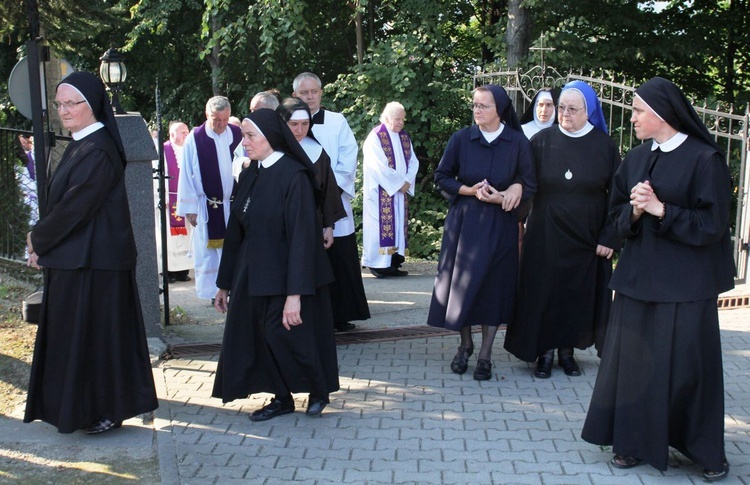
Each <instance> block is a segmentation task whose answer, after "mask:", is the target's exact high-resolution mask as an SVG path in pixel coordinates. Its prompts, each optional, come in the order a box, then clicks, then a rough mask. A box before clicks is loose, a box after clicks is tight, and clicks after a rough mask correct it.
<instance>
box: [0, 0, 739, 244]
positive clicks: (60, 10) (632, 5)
mask: <svg viewBox="0 0 750 485" xmlns="http://www.w3.org/2000/svg"><path fill="white" fill-rule="evenodd" d="M749 1H750V0H718V1H711V0H692V1H689V2H688V1H678V0H669V1H666V2H656V1H654V0H647V1H641V2H633V1H629V0H576V1H561V0H317V1H312V0H285V1H277V0H118V1H115V2H112V1H106V0H90V1H87V2H80V1H78V0H10V1H5V2H2V3H0V16H1V18H2V20H3V22H2V23H1V24H0V39H2V40H3V42H2V45H1V47H0V70H2V71H3V72H5V73H6V77H7V74H9V72H10V69H11V68H12V66H13V65H14V64H15V62H16V61H17V60H18V58H19V57H20V56H21V55H23V49H22V46H23V42H24V41H25V40H27V39H28V38H29V35H30V34H29V32H30V30H31V29H30V22H29V14H28V11H27V7H28V6H29V5H31V4H34V3H36V4H37V5H38V8H39V22H38V23H39V26H40V28H41V34H42V35H43V36H44V38H45V39H46V40H47V42H48V43H49V45H50V46H51V47H52V48H53V49H54V51H55V52H56V53H57V55H59V56H60V57H64V58H66V59H68V60H69V61H70V62H71V63H73V65H74V66H75V67H76V68H78V69H86V70H91V71H94V70H96V68H97V66H98V64H99V60H98V58H99V56H101V54H102V53H103V52H104V51H105V50H107V49H108V48H109V47H118V48H120V49H121V50H122V51H124V53H125V55H126V63H127V66H128V72H129V77H128V80H127V82H126V85H125V86H124V94H123V96H122V101H123V105H124V106H125V107H126V109H129V110H134V111H140V112H141V113H142V114H143V115H144V117H145V118H146V119H147V121H149V122H150V123H152V124H153V122H154V120H155V111H156V106H155V87H156V86H157V84H158V87H159V91H160V93H161V102H162V106H163V119H164V120H165V122H166V121H169V120H175V119H179V120H182V121H185V122H187V123H188V124H191V125H196V124H198V123H200V122H202V121H203V119H204V117H203V107H204V105H205V101H206V99H208V98H209V97H210V96H212V95H214V94H223V95H226V96H227V97H229V99H230V100H231V102H232V104H233V110H234V112H235V114H243V113H245V112H246V111H247V108H248V103H249V101H250V99H251V98H252V96H253V95H254V94H255V93H256V92H258V91H261V90H265V89H269V88H277V89H279V91H281V93H283V94H284V95H289V94H290V93H291V91H292V80H293V79H294V77H295V75H297V74H298V73H300V72H303V71H313V72H315V73H317V74H318V75H319V76H320V77H321V79H322V80H323V82H324V85H325V97H324V104H325V105H326V106H327V107H329V108H332V109H335V110H339V111H343V112H344V113H345V114H346V116H347V118H348V119H349V121H350V124H351V126H352V128H353V130H354V132H355V135H356V137H357V139H358V140H360V141H361V140H364V138H365V136H366V135H367V133H368V132H369V130H370V129H372V127H373V126H374V125H375V124H377V118H378V115H379V113H380V111H381V110H382V108H383V106H384V105H385V103H387V102H388V101H392V100H397V101H400V102H401V103H403V104H404V106H405V107H406V110H407V127H406V128H407V130H408V131H409V132H410V133H411V134H412V138H413V140H414V145H415V150H416V153H417V155H418V156H419V159H420V162H421V168H420V175H419V177H418V182H419V184H420V186H419V187H418V191H417V194H418V195H417V197H415V198H414V199H413V201H412V215H417V214H418V217H416V218H415V219H414V220H413V221H412V223H413V226H412V227H413V228H416V229H417V230H416V231H415V232H414V234H413V235H412V250H413V252H414V253H416V254H417V255H419V256H434V255H435V254H436V245H438V244H439V242H436V241H439V235H440V230H441V227H442V219H443V217H444V214H445V202H444V201H443V200H442V198H441V197H440V196H439V194H437V193H436V191H435V190H434V187H433V185H432V173H433V172H434V169H435V166H436V164H437V163H438V161H439V159H440V156H441V154H442V151H443V149H444V146H445V144H446V142H447V140H448V138H449V136H450V134H451V133H453V132H454V131H456V130H457V129H458V128H459V127H461V126H464V125H467V124H469V123H470V122H471V111H470V110H469V109H468V106H469V89H470V87H471V76H472V74H473V73H475V72H476V70H477V69H478V68H480V67H482V66H487V65H489V64H504V63H507V62H510V63H512V64H513V63H516V62H518V63H519V65H520V66H521V67H524V66H530V65H533V64H534V63H536V62H538V60H539V59H538V55H536V54H531V53H528V51H527V50H526V45H525V43H526V42H527V41H528V39H539V38H540V37H543V38H544V43H545V46H548V47H554V48H555V50H554V51H552V52H550V53H547V54H546V56H545V58H546V63H547V64H548V65H554V66H555V67H557V68H558V69H559V70H561V71H564V70H566V69H568V68H572V69H579V68H580V69H584V70H607V71H609V72H614V73H618V74H621V75H622V76H623V77H624V78H626V79H628V80H630V81H633V82H638V81H641V80H644V79H647V78H649V77H651V76H654V75H666V76H667V77H670V78H671V79H673V80H674V81H675V82H677V83H678V84H679V85H681V86H682V87H683V88H684V89H685V91H686V92H688V93H689V94H690V95H691V96H693V97H696V98H711V99H713V100H720V101H726V102H735V103H737V104H738V105H740V106H742V105H743V104H744V103H745V102H748V101H750V68H748V55H750V53H749V50H748V45H750V25H748V23H749V22H750V12H749V11H748V10H749V9H750V7H749V6H748V2H749ZM358 40H359V46H360V50H359V52H358V49H357V48H358ZM537 42H538V41H537ZM538 46H539V45H538V44H537V47H538ZM19 48H20V49H19ZM358 54H359V56H358ZM7 100H8V96H7V89H6V87H5V86H4V85H3V86H2V87H0V112H1V113H2V114H0V120H5V121H4V122H5V123H6V124H10V125H12V126H16V127H23V126H25V125H23V122H22V121H21V120H20V119H19V118H18V115H17V114H16V113H15V112H14V110H13V108H12V106H10V105H9V103H8V101H7ZM357 203H358V202H357Z"/></svg>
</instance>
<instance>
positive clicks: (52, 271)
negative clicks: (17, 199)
mask: <svg viewBox="0 0 750 485" xmlns="http://www.w3.org/2000/svg"><path fill="white" fill-rule="evenodd" d="M47 197H48V199H47V200H48V212H47V214H46V215H45V216H44V217H43V218H42V219H41V220H40V221H39V222H38V223H37V225H36V226H35V227H34V229H33V230H32V233H31V240H32V244H33V246H34V251H35V252H36V253H37V254H38V255H39V264H40V265H41V266H43V267H44V268H45V271H44V276H45V278H44V297H43V300H42V307H41V313H40V322H39V328H38V330H37V338H36V345H35V347H34V361H33V363H32V366H31V381H30V383H29V394H28V400H27V403H26V415H25V416H24V422H31V421H34V420H35V419H41V420H43V421H46V422H48V423H50V424H52V425H54V426H56V427H57V428H58V431H60V432H61V433H70V432H73V431H75V430H78V429H81V428H85V427H87V426H89V425H91V424H92V423H93V422H95V421H97V420H98V419H100V418H101V417H107V418H109V419H112V420H114V421H120V420H124V419H128V418H131V417H133V416H136V415H138V414H142V413H146V412H149V411H152V410H154V409H156V407H157V406H158V402H157V399H156V391H155V389H154V381H153V376H152V373H151V364H150V360H149V352H148V346H147V344H146V334H145V330H144V326H143V315H142V313H141V307H140V300H139V296H138V288H137V286H136V278H135V259H136V250H135V240H134V238H133V231H132V228H131V224H130V214H129V212H128V201H127V197H126V194H125V182H124V168H123V163H122V161H121V159H120V156H119V154H118V150H117V146H116V144H115V143H114V141H113V140H112V138H111V137H110V136H109V134H108V133H107V131H105V130H103V129H100V130H98V131H96V132H94V133H92V134H90V135H88V136H86V137H85V138H83V139H82V140H79V141H73V142H71V143H70V145H69V146H68V147H67V149H66V150H65V153H64V154H63V157H62V159H61V161H60V164H59V165H58V168H57V170H56V171H55V172H54V174H53V175H52V177H51V178H50V179H49V181H48V196H47Z"/></svg>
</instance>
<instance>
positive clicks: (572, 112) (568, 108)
mask: <svg viewBox="0 0 750 485" xmlns="http://www.w3.org/2000/svg"><path fill="white" fill-rule="evenodd" d="M582 109H583V108H573V107H572V106H563V105H561V104H560V105H558V106H557V112H558V113H560V114H561V115H564V114H565V112H566V111H567V112H568V114H570V116H575V115H577V114H578V112H579V111H581V110H582Z"/></svg>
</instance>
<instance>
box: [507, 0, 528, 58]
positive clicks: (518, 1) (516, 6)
mask: <svg viewBox="0 0 750 485" xmlns="http://www.w3.org/2000/svg"><path fill="white" fill-rule="evenodd" d="M522 3H523V0H508V29H507V30H506V33H505V38H506V40H507V42H508V52H507V61H508V67H509V68H511V69H512V68H515V67H517V66H518V64H519V62H521V60H523V59H524V58H525V57H526V56H527V55H528V53H529V47H531V16H530V15H529V12H528V10H526V9H525V8H524V7H523V6H522Z"/></svg>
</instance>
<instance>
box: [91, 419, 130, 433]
mask: <svg viewBox="0 0 750 485" xmlns="http://www.w3.org/2000/svg"><path fill="white" fill-rule="evenodd" d="M121 426H122V421H112V420H111V419H109V418H101V419H99V420H98V421H97V422H95V423H94V424H92V425H91V426H89V427H88V428H85V429H84V431H85V432H86V433H87V434H100V433H104V432H105V431H109V430H110V429H117V428H119V427H121Z"/></svg>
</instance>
